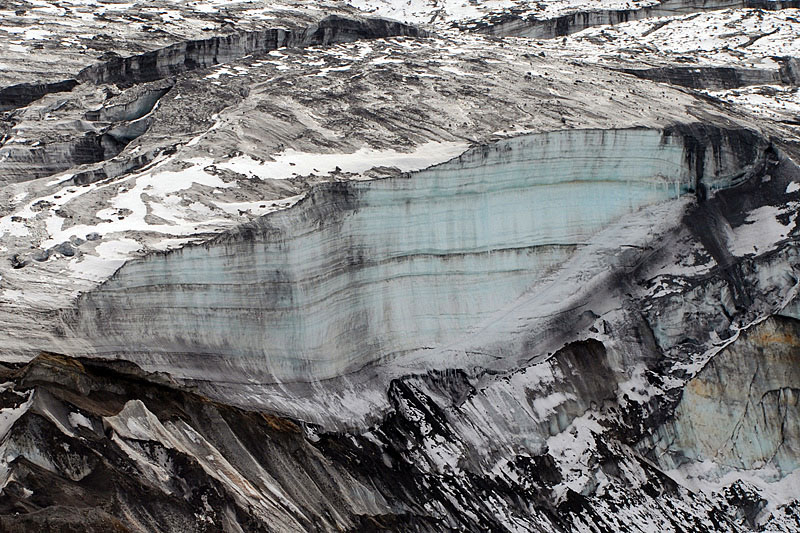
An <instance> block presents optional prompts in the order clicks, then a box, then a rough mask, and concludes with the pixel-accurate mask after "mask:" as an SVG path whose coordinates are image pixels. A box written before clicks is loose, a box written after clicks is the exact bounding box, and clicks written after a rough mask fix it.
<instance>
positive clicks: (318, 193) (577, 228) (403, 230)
mask: <svg viewBox="0 0 800 533" xmlns="http://www.w3.org/2000/svg"><path fill="white" fill-rule="evenodd" d="M682 131H683V133H677V132H678V130H675V132H672V133H665V132H661V131H657V130H648V129H625V130H606V131H601V130H572V131H559V132H552V133H544V134H534V135H527V136H522V137H517V138H513V139H508V140H503V141H500V142H497V143H496V144H493V145H490V146H484V147H477V148H474V149H471V150H469V151H468V152H466V153H465V154H463V155H462V156H461V157H459V158H456V159H454V160H452V161H450V162H448V163H445V164H442V165H438V166H435V167H432V168H430V169H428V170H425V171H420V172H417V173H415V174H413V175H412V176H411V177H408V178H391V179H385V180H379V181H374V182H348V183H335V184H328V185H323V186H320V187H319V188H317V189H316V190H315V192H313V193H312V194H311V195H310V196H309V197H308V198H307V199H305V200H304V201H302V202H300V203H299V204H297V206H295V207H293V208H291V209H288V210H286V211H282V212H278V213H275V214H273V215H270V216H266V217H263V218H261V219H258V220H257V221H256V222H255V223H253V224H251V225H248V226H245V227H242V228H241V229H240V230H239V231H237V232H235V233H231V234H226V235H224V236H222V237H219V238H217V239H215V240H214V241H213V242H210V243H207V244H205V245H200V246H188V247H185V248H183V249H180V250H176V251H174V252H169V253H166V254H153V255H150V256H147V257H145V258H143V259H140V260H136V261H132V262H130V263H128V264H126V265H125V266H123V267H122V268H121V269H120V270H119V271H118V272H117V273H116V274H115V275H114V276H113V277H112V278H111V279H110V280H108V281H107V282H106V283H104V284H103V285H101V286H100V287H99V288H98V289H97V290H95V291H93V292H90V293H88V294H86V295H84V296H83V297H82V298H81V300H80V301H79V304H78V309H77V311H75V312H74V313H73V312H72V311H70V312H69V313H68V314H67V316H65V327H66V331H67V332H66V337H67V338H66V339H65V341H66V344H69V345H71V342H72V341H74V340H75V339H76V338H78V339H82V340H84V341H86V344H87V346H84V345H83V344H84V343H81V344H82V346H81V350H84V349H85V350H88V351H89V352H90V353H94V354H97V355H108V356H116V357H122V358H125V359H130V360H135V361H137V362H139V363H140V364H142V365H143V366H145V367H148V368H149V369H158V370H168V371H169V372H170V373H171V374H173V375H175V376H179V377H189V378H197V379H206V380H217V381H220V382H237V381H238V382H241V381H242V380H244V379H245V377H246V378H248V379H250V380H251V381H252V380H258V381H260V382H263V383H270V382H275V381H278V382H294V381H317V380H323V379H327V378H332V377H336V376H341V375H344V374H348V373H351V372H355V371H357V370H358V369H361V368H362V367H364V366H366V365H369V364H372V363H376V362H380V361H385V360H387V359H389V358H391V357H392V356H393V355H397V354H400V353H403V352H406V351H410V350H415V349H420V348H425V347H428V346H432V345H435V344H438V343H443V342H447V341H448V340H452V339H455V338H458V337H459V336H461V335H463V334H464V333H466V332H468V331H469V330H470V327H471V326H474V325H475V324H477V323H479V322H481V321H482V320H484V319H485V318H487V317H488V316H490V315H491V314H492V313H493V312H496V311H497V310H498V309H501V308H502V307H503V306H505V305H507V304H509V302H511V301H513V300H514V299H515V298H517V297H518V296H520V295H521V294H522V293H523V292H524V291H526V290H527V289H528V288H530V287H531V286H532V285H534V284H535V283H536V282H537V281H539V280H541V279H542V278H543V277H544V276H546V275H547V274H548V273H551V272H552V271H553V270H554V269H557V268H558V267H559V265H561V264H562V263H563V262H564V261H565V260H566V259H567V258H568V257H570V255H571V254H572V253H573V252H574V251H575V250H576V249H577V248H579V247H581V245H582V244H584V243H585V242H587V241H588V240H589V239H590V238H591V237H592V235H593V234H595V233H596V232H598V231H599V230H600V229H602V228H603V227H604V226H606V225H608V224H609V223H611V222H612V221H614V220H615V219H618V218H619V217H621V216H623V215H625V214H626V213H630V212H632V211H634V210H637V209H638V208H640V207H642V206H644V205H648V204H653V203H656V202H661V201H665V200H669V199H673V198H676V197H678V196H680V195H681V194H684V193H687V192H689V191H692V190H694V189H695V187H696V180H697V178H698V176H699V175H701V176H702V179H703V181H704V182H705V186H704V187H703V189H706V188H707V189H709V190H713V189H715V188H719V187H725V186H728V185H730V184H731V183H732V182H733V181H732V180H734V179H736V178H737V177H740V176H741V175H742V174H744V170H743V168H745V167H746V165H747V164H752V163H753V161H752V160H750V161H743V160H742V159H741V157H742V154H749V155H746V156H745V157H751V158H757V157H758V151H757V150H755V149H751V150H743V149H742V147H741V146H740V145H741V143H742V138H743V137H742V132H734V133H735V134H728V133H726V132H720V131H719V130H714V131H705V132H703V130H697V131H694V130H692V129H691V128H687V129H684V130H682ZM692 131H694V133H692ZM693 135H694V136H693ZM748 135H749V134H748ZM745 137H746V135H745ZM56 348H57V349H61V350H62V351H73V350H71V349H69V348H67V347H65V346H56Z"/></svg>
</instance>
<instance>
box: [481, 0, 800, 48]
mask: <svg viewBox="0 0 800 533" xmlns="http://www.w3.org/2000/svg"><path fill="white" fill-rule="evenodd" d="M798 5H800V3H798V1H797V0H785V1H780V0H665V1H663V2H661V3H658V4H655V5H652V6H644V7H639V6H635V7H633V8H631V9H603V8H602V7H598V8H596V9H593V10H585V11H581V10H575V12H574V13H569V14H564V15H560V16H558V17H554V18H537V17H535V16H526V15H525V14H524V12H523V14H522V15H518V14H508V13H500V14H498V15H495V16H492V15H490V16H487V17H484V18H483V19H482V20H481V21H479V22H478V23H474V22H473V23H468V24H466V26H467V27H469V28H472V29H475V30H477V31H480V32H483V33H489V34H491V35H498V36H514V37H528V38H532V39H551V38H554V37H561V36H564V35H570V34H573V33H577V32H579V31H583V30H585V29H587V28H592V27H595V26H606V25H614V24H621V23H624V22H630V21H635V20H643V19H649V18H657V17H671V16H675V15H685V14H692V13H702V12H705V11H718V10H723V9H740V8H751V9H765V10H779V9H791V8H796V7H798Z"/></svg>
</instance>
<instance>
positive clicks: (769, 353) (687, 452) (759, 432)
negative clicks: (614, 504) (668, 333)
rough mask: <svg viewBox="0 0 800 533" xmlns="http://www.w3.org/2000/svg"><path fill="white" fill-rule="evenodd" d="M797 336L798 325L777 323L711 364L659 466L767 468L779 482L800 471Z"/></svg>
mask: <svg viewBox="0 0 800 533" xmlns="http://www.w3.org/2000/svg"><path fill="white" fill-rule="evenodd" d="M798 332H800V322H798V321H797V320H795V319H792V318H785V317H772V318H769V319H767V320H765V321H764V322H762V323H760V324H758V325H756V326H754V327H753V328H752V329H750V330H748V331H747V332H744V333H742V335H741V338H740V339H739V340H737V341H736V342H735V343H733V344H732V345H730V346H728V347H727V348H725V349H724V350H722V351H721V352H720V353H719V354H717V355H716V356H715V357H714V358H713V359H712V360H711V361H709V363H708V364H707V365H706V366H705V368H703V370H702V371H701V372H700V373H699V374H698V375H697V376H695V377H694V378H693V379H692V380H691V381H689V383H688V385H687V386H686V388H685V389H684V391H683V396H682V399H681V402H680V403H679V404H678V407H677V409H676V411H675V417H674V419H673V420H671V421H670V422H669V423H668V424H666V425H665V426H664V427H662V428H661V429H660V433H659V434H658V436H657V438H656V446H655V448H656V450H657V451H658V452H659V453H658V454H657V456H658V457H659V458H660V459H659V460H660V462H661V463H662V464H663V465H664V466H665V467H666V468H674V467H676V466H680V465H681V464H682V463H684V462H703V461H713V462H714V463H716V464H717V465H719V466H720V467H721V468H722V469H723V471H724V470H730V469H737V468H738V469H760V468H763V467H765V466H768V467H770V468H774V469H775V470H774V471H775V473H776V474H778V475H779V476H780V477H782V476H784V475H786V474H788V473H790V472H792V471H794V470H795V469H797V468H798V467H800V464H798V449H797V442H798V441H800V426H798V422H797V417H796V416H794V415H793V414H796V413H797V406H798V389H797V388H796V387H797V383H799V382H800V365H798V362H800V350H798V348H797V347H798V344H800V336H798Z"/></svg>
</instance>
